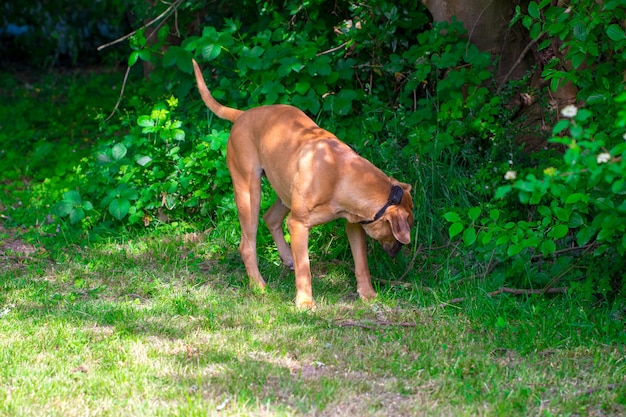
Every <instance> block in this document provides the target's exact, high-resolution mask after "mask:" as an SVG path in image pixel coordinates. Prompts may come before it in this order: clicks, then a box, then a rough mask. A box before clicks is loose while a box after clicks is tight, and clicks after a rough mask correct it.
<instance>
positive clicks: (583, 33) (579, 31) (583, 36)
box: [573, 22, 587, 42]
mask: <svg viewBox="0 0 626 417" xmlns="http://www.w3.org/2000/svg"><path fill="white" fill-rule="evenodd" d="M573 33H574V37H575V38H576V39H577V40H579V41H581V42H585V41H586V40H587V27H586V26H585V24H584V23H582V22H578V23H576V24H575V25H574V30H573Z"/></svg>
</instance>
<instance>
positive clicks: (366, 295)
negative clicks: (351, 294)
mask: <svg viewBox="0 0 626 417" xmlns="http://www.w3.org/2000/svg"><path fill="white" fill-rule="evenodd" d="M357 292H358V293H359V297H361V300H365V301H372V300H373V299H375V298H376V297H377V296H378V294H376V291H374V289H373V288H361V289H359V290H358V291H357Z"/></svg>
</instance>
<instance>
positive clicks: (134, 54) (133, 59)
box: [128, 51, 139, 67]
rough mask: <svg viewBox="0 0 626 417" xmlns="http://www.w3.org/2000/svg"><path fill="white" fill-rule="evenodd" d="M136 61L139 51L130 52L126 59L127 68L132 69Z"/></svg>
mask: <svg viewBox="0 0 626 417" xmlns="http://www.w3.org/2000/svg"><path fill="white" fill-rule="evenodd" d="M138 59H139V51H133V52H131V53H130V55H129V57H128V66H129V67H132V66H133V65H135V64H136V63H137V60H138Z"/></svg>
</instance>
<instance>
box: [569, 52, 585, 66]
mask: <svg viewBox="0 0 626 417" xmlns="http://www.w3.org/2000/svg"><path fill="white" fill-rule="evenodd" d="M569 57H570V59H571V61H572V66H573V67H574V69H577V68H578V67H580V66H581V65H582V64H583V63H584V62H585V54H583V53H580V52H575V53H572V54H570V55H569Z"/></svg>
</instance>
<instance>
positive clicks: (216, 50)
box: [201, 43, 222, 61]
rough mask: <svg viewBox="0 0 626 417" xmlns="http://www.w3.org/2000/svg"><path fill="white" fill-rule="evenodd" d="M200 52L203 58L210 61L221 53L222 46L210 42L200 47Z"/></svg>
mask: <svg viewBox="0 0 626 417" xmlns="http://www.w3.org/2000/svg"><path fill="white" fill-rule="evenodd" d="M201 53H202V56H203V57H204V59H206V60H207V61H212V60H214V59H215V58H217V57H218V56H219V55H220V53H222V47H221V46H220V45H217V44H215V43H210V44H208V45H204V46H203V47H202V51H201Z"/></svg>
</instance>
